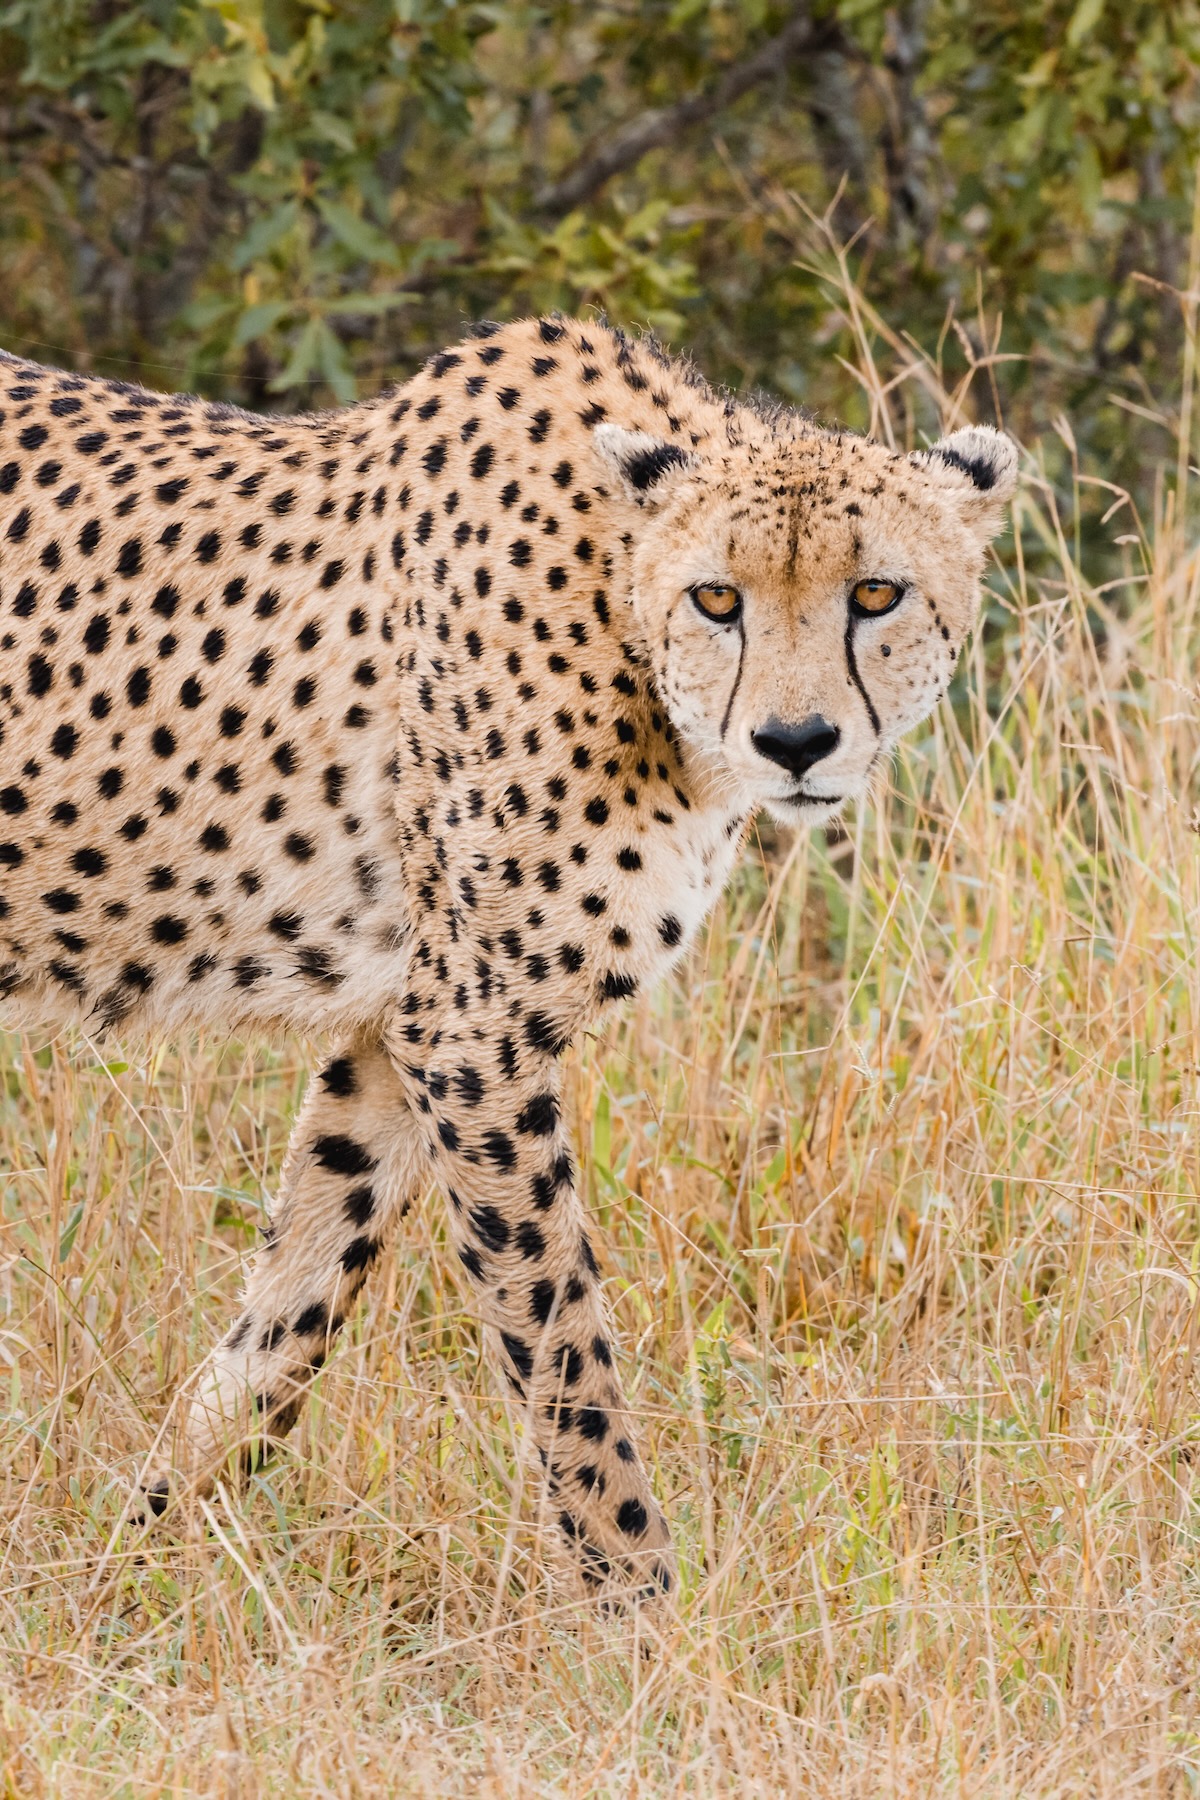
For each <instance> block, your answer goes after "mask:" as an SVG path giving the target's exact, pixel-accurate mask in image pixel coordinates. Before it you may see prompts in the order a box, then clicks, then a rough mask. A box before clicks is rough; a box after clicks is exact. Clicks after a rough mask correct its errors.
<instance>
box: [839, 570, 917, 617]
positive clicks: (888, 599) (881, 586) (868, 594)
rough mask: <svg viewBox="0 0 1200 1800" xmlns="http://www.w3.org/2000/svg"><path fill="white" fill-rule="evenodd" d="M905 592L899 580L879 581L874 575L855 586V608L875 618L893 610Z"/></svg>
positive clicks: (856, 610)
mask: <svg viewBox="0 0 1200 1800" xmlns="http://www.w3.org/2000/svg"><path fill="white" fill-rule="evenodd" d="M903 592H904V589H903V588H902V587H901V586H900V584H899V583H898V582H895V581H878V580H876V579H875V577H874V576H872V578H871V580H870V581H860V582H859V584H858V586H857V587H856V588H855V590H854V593H853V596H852V598H853V601H854V610H855V612H859V613H867V614H869V615H870V616H871V617H872V618H875V617H877V616H878V614H880V613H885V612H891V610H892V608H893V606H895V604H896V602H897V601H898V600H899V598H900V596H901V594H902V593H903Z"/></svg>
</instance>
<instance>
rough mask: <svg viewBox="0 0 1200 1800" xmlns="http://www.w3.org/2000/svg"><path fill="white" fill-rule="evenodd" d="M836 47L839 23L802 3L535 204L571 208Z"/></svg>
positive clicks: (543, 191)
mask: <svg viewBox="0 0 1200 1800" xmlns="http://www.w3.org/2000/svg"><path fill="white" fill-rule="evenodd" d="M835 45H836V46H840V47H844V46H845V38H844V35H843V33H842V31H841V28H840V26H839V25H838V24H837V21H836V20H835V19H822V20H819V21H814V20H813V19H812V18H811V17H810V16H809V12H808V7H807V5H801V6H800V7H799V8H798V9H797V11H796V13H795V14H794V15H793V17H792V18H791V19H789V21H788V23H787V24H786V25H785V26H784V27H783V29H782V31H779V32H777V33H776V35H775V36H774V37H773V38H768V39H767V41H766V43H765V44H760V45H759V47H758V49H757V50H755V51H754V52H753V53H752V54H751V55H750V56H747V57H746V58H745V59H744V61H742V62H735V63H730V64H728V65H727V66H726V68H724V69H723V70H722V71H721V74H720V75H719V76H718V77H717V79H716V80H715V81H714V82H713V83H712V85H711V86H710V87H708V88H705V89H704V90H703V91H702V92H700V93H698V94H691V95H689V96H688V98H687V99H686V100H680V101H679V102H678V103H677V104H676V105H675V106H666V107H650V108H648V109H647V111H645V112H643V113H639V114H638V116H637V117H636V118H634V119H630V120H629V121H628V122H627V123H626V124H624V125H621V126H619V127H618V128H617V130H616V131H614V133H613V135H612V136H611V137H610V138H609V139H608V141H607V142H605V143H601V144H600V145H598V146H597V148H595V149H594V150H592V151H591V152H590V153H589V154H588V155H587V156H585V157H583V158H581V160H580V161H579V162H577V163H576V165H575V167H574V168H573V169H570V170H568V172H567V173H566V174H565V175H562V176H560V177H559V179H558V180H557V181H551V182H547V183H546V184H545V186H543V187H542V188H540V189H539V190H538V192H537V193H536V194H535V195H534V205H535V206H536V207H537V209H538V211H539V212H543V213H553V214H557V215H559V216H561V215H562V214H563V213H568V212H570V211H571V209H572V207H575V206H578V205H579V204H580V202H581V201H583V200H587V199H589V198H590V197H591V195H592V194H594V193H595V192H596V190H597V189H598V188H601V187H603V186H604V183H605V182H606V181H609V180H610V179H611V178H612V176H614V175H619V174H620V173H621V171H622V170H623V169H629V168H632V167H633V165H634V163H636V162H640V161H641V159H642V157H643V156H645V154H646V152H647V151H648V150H658V149H660V148H661V147H662V146H663V145H664V144H670V143H672V142H673V141H674V140H675V139H676V138H677V137H678V135H679V134H680V133H681V132H683V131H686V130H688V129H689V128H690V127H691V126H693V125H702V124H703V123H704V121H705V120H706V119H711V118H713V117H714V116H715V115H716V114H717V113H719V112H723V111H724V109H725V108H726V107H727V106H732V104H733V102H734V101H735V100H740V99H741V97H742V95H743V94H745V93H748V92H749V91H750V89H751V88H754V87H758V86H759V85H760V83H762V82H764V81H767V80H769V78H770V77H771V76H772V75H775V74H777V73H778V72H779V70H780V69H781V68H783V67H785V66H786V65H787V64H788V63H790V62H791V61H792V59H793V57H796V56H799V55H801V54H802V53H803V52H805V51H813V52H815V51H818V50H828V49H831V48H833V47H834V46H835Z"/></svg>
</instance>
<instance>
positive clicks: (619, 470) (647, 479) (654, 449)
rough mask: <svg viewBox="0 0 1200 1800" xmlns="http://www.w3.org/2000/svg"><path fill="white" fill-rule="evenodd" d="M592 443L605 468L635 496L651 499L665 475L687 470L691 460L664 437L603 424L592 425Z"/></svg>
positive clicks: (680, 446) (677, 446) (685, 452)
mask: <svg viewBox="0 0 1200 1800" xmlns="http://www.w3.org/2000/svg"><path fill="white" fill-rule="evenodd" d="M593 441H594V442H595V445H596V448H597V450H599V452H600V454H601V456H602V457H603V458H604V460H605V462H606V463H607V464H608V466H609V468H610V469H612V470H614V471H615V472H616V474H617V475H619V476H620V478H621V480H622V482H623V483H624V484H625V486H626V487H627V488H629V489H631V490H632V492H633V493H634V494H635V495H637V496H643V495H644V496H646V497H650V496H652V495H653V494H654V490H655V488H657V487H658V486H659V484H660V483H662V482H664V481H665V480H666V478H667V477H668V476H669V475H672V474H675V473H677V472H678V471H679V470H680V469H687V468H691V467H692V465H693V462H694V460H695V459H694V458H693V457H691V456H689V455H688V453H687V451H686V450H684V449H683V447H682V445H680V444H672V443H671V442H670V440H669V439H667V438H660V437H654V436H652V435H651V433H650V432H648V431H627V430H626V429H625V428H624V427H623V426H621V425H613V424H611V423H610V422H607V421H606V422H605V423H603V424H600V425H597V426H596V429H595V432H594V434H593Z"/></svg>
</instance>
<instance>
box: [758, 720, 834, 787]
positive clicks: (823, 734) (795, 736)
mask: <svg viewBox="0 0 1200 1800" xmlns="http://www.w3.org/2000/svg"><path fill="white" fill-rule="evenodd" d="M841 735H842V734H841V732H840V731H839V730H838V728H837V726H836V725H831V724H830V723H829V720H828V719H823V718H822V717H821V715H820V713H809V715H808V717H807V719H802V720H801V721H800V723H799V725H785V724H784V722H783V720H782V719H768V720H767V722H766V724H765V725H764V726H763V727H762V730H761V731H755V732H753V733H752V734H751V738H750V742H751V743H752V744H753V745H754V748H755V749H756V750H757V751H758V754H759V755H760V756H765V757H768V758H769V759H770V761H771V762H773V763H779V764H780V766H781V767H782V768H785V769H788V770H790V772H791V773H792V774H793V775H795V776H797V777H799V776H801V775H807V774H808V771H809V770H810V769H811V768H812V766H813V764H814V763H819V762H820V760H821V758H822V757H823V756H828V755H829V753H830V751H831V750H836V749H837V747H838V740H839V738H840V737H841Z"/></svg>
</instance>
